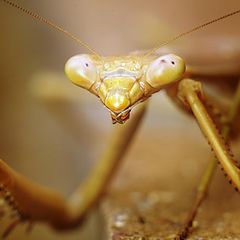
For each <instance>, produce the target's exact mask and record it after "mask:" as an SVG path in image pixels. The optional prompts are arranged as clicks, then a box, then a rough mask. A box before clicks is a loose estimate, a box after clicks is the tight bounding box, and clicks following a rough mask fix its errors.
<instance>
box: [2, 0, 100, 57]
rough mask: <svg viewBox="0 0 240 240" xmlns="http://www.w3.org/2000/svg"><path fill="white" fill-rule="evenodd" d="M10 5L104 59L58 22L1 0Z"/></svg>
mask: <svg viewBox="0 0 240 240" xmlns="http://www.w3.org/2000/svg"><path fill="white" fill-rule="evenodd" d="M0 1H2V2H4V3H6V4H8V5H10V6H11V7H14V8H17V9H18V10H20V11H21V12H23V13H25V14H27V15H29V16H31V17H32V18H34V19H35V20H37V21H39V22H42V23H45V24H46V25H48V26H50V27H51V28H53V29H55V30H57V31H58V32H61V33H63V34H65V35H66V36H67V37H69V38H71V39H73V40H74V41H75V42H77V43H78V44H79V45H81V46H82V47H84V48H86V49H88V51H90V52H91V53H93V54H94V55H96V56H97V57H98V58H99V59H102V57H101V55H100V54H98V53H97V52H96V51H95V50H93V49H92V48H91V47H90V46H88V45H87V44H86V43H85V42H83V41H82V40H80V39H79V38H77V37H76V36H75V35H73V34H72V33H70V32H68V31H67V30H65V29H64V28H62V27H60V26H58V25H57V24H55V23H53V22H52V21H50V20H48V19H46V18H44V17H42V16H40V15H39V14H38V13H35V12H32V11H30V10H28V9H26V8H24V7H22V6H20V5H18V4H16V3H14V2H12V1H9V0H0Z"/></svg>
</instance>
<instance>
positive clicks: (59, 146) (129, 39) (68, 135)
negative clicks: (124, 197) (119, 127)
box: [0, 0, 240, 240]
mask: <svg viewBox="0 0 240 240" xmlns="http://www.w3.org/2000/svg"><path fill="white" fill-rule="evenodd" d="M15 2H17V3H19V4H20V5H22V6H24V7H26V8H28V9H32V10H33V11H36V12H38V13H40V14H41V15H42V16H44V17H47V18H49V19H51V20H53V21H54V22H56V23H58V24H59V25H61V26H64V28H65V29H67V30H69V31H71V32H73V33H75V34H76V35H77V36H79V37H80V38H81V39H82V40H84V41H85V42H87V43H88V44H89V45H90V46H92V47H93V48H94V49H96V51H98V52H99V53H101V54H103V55H116V54H127V53H128V52H130V51H135V50H141V49H147V48H151V47H153V46H154V45H155V43H157V42H159V41H160V42H161V41H163V40H166V39H167V38H169V37H171V36H173V35H176V34H178V33H181V32H182V31H185V30H188V29H189V28H192V27H193V26H195V25H197V24H201V23H203V22H205V21H207V20H210V19H212V18H215V17H217V16H220V15H223V14H225V13H228V12H231V11H233V10H236V9H237V8H239V7H240V3H239V0H230V1H224V0H221V1H220V0H214V1H207V0H206V1H197V0H194V1H193V0H182V1H178V0H172V1H159V0H148V1H137V0H132V1H127V0H123V1H110V0H102V1H97V0H81V1H77V0H70V1H66V0H65V1H64V0H58V1H56V0H53V1H47V0H41V1H20V0H19V1H17V0H16V1H15ZM0 23H1V24H0V27H1V28H0V29H1V33H0V34H1V38H0V53H1V58H0V69H1V71H0V90H1V92H0V94H1V102H0V109H1V122H0V123H1V124H0V135H1V139H0V156H1V158H2V159H4V160H5V161H6V162H7V163H8V164H10V165H11V166H12V167H14V169H16V170H18V171H19V172H21V173H23V174H24V175H26V176H28V177H29V178H31V179H33V180H35V181H37V182H39V183H42V184H45V185H48V186H50V187H53V188H56V189H57V190H59V191H60V192H62V193H63V194H65V195H66V196H67V195H68V194H70V193H71V192H72V191H73V189H74V188H75V187H76V186H77V185H78V184H79V182H81V180H82V179H83V178H84V177H85V176H86V174H87V172H88V170H89V169H90V168H91V166H92V165H93V164H94V161H96V160H97V157H98V156H99V153H100V152H101V150H102V149H103V147H104V145H105V139H107V136H108V134H109V132H110V130H111V128H112V125H111V121H110V116H109V114H108V113H107V111H106V110H105V109H104V108H103V107H102V105H101V104H100V103H99V101H98V100H97V99H96V98H95V97H94V96H91V95H90V94H88V93H87V92H85V91H84V90H81V89H78V88H77V87H75V86H73V85H71V84H70V83H69V82H68V81H67V79H66V77H65V76H64V71H63V69H64V64H65V62H66V60H67V59H68V58H69V57H71V56H72V55H74V54H78V53H85V52H86V50H85V49H82V48H81V47H80V48H79V46H77V45H76V44H75V43H74V42H72V41H71V40H69V39H68V38H66V37H65V36H63V35H62V34H60V33H58V32H56V31H53V30H51V29H49V28H48V27H47V26H44V25H42V24H39V23H36V22H35V21H34V20H33V19H31V18H30V17H28V16H26V15H23V14H22V13H20V12H19V11H17V10H16V9H13V8H10V7H9V6H7V5H5V4H3V3H2V2H0ZM239 24H240V17H239V16H235V17H233V18H230V19H228V20H225V21H223V22H221V23H218V24H215V25H213V26H209V27H208V28H206V29H204V30H202V31H200V32H198V33H195V34H193V35H190V36H188V37H186V38H185V39H186V41H189V48H190V49H191V51H192V52H193V53H194V55H197V52H198V51H200V52H201V53H202V52H203V51H206V54H207V52H208V51H207V49H199V48H198V47H197V46H196V44H195V42H194V41H195V39H196V38H197V37H199V38H204V37H209V36H210V37H212V38H214V39H215V40H216V41H218V39H219V41H221V38H222V37H226V36H227V37H230V38H233V39H240V32H239ZM181 42H184V39H182V40H181V41H180V42H179V44H181ZM55 85H56V86H58V85H59V86H60V87H59V90H57V91H56V88H55ZM65 89H66V90H65ZM52 94H53V95H54V96H55V97H54V98H53V100H50V98H49V95H52ZM66 95H67V96H68V97H67V102H66V101H64V98H65V96H66ZM145 120H146V121H145V122H144V124H143V127H142V129H141V132H140V134H139V135H138V138H137V139H136V143H135V144H134V146H133V149H132V150H131V153H130V156H129V157H127V158H126V164H125V165H124V166H123V170H121V171H120V173H119V176H118V179H117V181H116V185H117V186H120V187H121V188H124V186H125V185H127V183H126V182H124V181H122V180H121V179H122V178H121V176H125V175H127V176H128V175H131V176H132V178H133V179H134V178H136V179H138V178H139V177H140V179H141V171H137V173H136V172H135V171H134V168H133V169H132V170H131V167H132V166H136V165H135V164H141V163H142V164H145V163H144V160H146V159H145V158H146V157H147V158H148V161H149V165H151V161H153V162H152V164H155V162H156V161H158V162H160V164H159V165H160V166H161V168H162V170H160V169H159V175H161V174H162V175H161V179H162V184H161V185H162V186H166V188H170V189H174V187H175V186H174V185H171V184H165V183H170V182H171V178H172V176H178V177H179V176H180V177H181V181H182V183H181V184H183V186H185V188H186V189H188V190H187V191H189V192H193V189H194V186H196V183H197V181H198V178H199V176H200V175H201V172H202V170H203V168H204V166H205V162H206V159H204V158H202V157H201V154H200V153H204V152H205V151H208V146H207V144H206V143H205V141H204V140H203V138H202V136H201V134H200V131H199V130H198V128H197V125H196V124H195V123H194V122H193V121H192V119H190V118H189V117H187V116H185V115H183V114H182V113H181V112H180V111H179V110H177V109H176V108H175V107H174V106H173V105H172V103H170V102H169V101H168V99H166V97H165V96H164V94H159V95H158V96H154V97H153V99H152V103H151V104H150V109H149V112H148V115H147V117H146V119H145ZM182 134H184V141H182V136H183V135H182ZM185 140H186V141H185ZM187 142H189V143H191V145H190V146H191V148H194V149H193V150H192V151H191V152H190V153H189V155H184V154H181V153H182V152H184V153H185V154H188V145H187ZM172 144H174V146H177V147H176V150H174V151H176V152H175V155H174V154H170V155H168V154H167V153H168V152H171V153H172V152H173V150H172V149H173V146H172ZM161 148H162V149H164V151H161ZM158 152H160V153H161V152H164V153H166V155H165V156H161V155H159V154H160V153H158ZM193 154H194V155H195V156H194V155H193ZM206 155H207V154H206ZM174 156H175V157H174ZM176 156H179V157H178V158H176ZM196 156H198V157H197V159H198V160H196V158H194V160H193V157H196ZM204 156H205V155H204ZM140 169H142V170H144V168H141V167H140ZM130 170H131V171H130ZM152 170H153V169H152ZM155 171H157V168H155ZM148 174H149V175H151V171H149V172H148ZM152 174H153V176H154V174H157V173H152ZM145 175H146V173H145ZM145 175H144V173H143V176H145ZM149 178H150V179H151V176H149ZM125 179H126V178H125ZM218 180H219V181H220V188H222V186H224V188H226V193H228V194H229V196H230V197H232V195H234V193H233V192H232V191H231V189H230V188H229V187H228V184H225V179H224V178H222V176H221V175H220V176H219V177H218ZM125 181H126V180H125ZM150 182H151V181H150ZM215 185H216V186H219V183H217V181H216V182H215ZM179 187H180V186H179ZM219 191H220V190H219ZM219 193H220V192H216V193H215V194H216V196H219V195H218V194H219ZM234 196H235V195H234ZM97 225H98V221H97V220H95V219H94V217H93V218H92V220H91V221H90V223H89V224H88V227H87V228H86V230H81V229H77V230H76V231H73V232H71V233H69V232H68V233H56V232H54V231H52V230H51V229H49V228H48V227H46V226H36V228H35V230H34V231H33V233H32V234H31V235H30V236H28V237H27V238H28V239H74V240H75V239H96V236H97V235H98V234H99V231H100V232H101V230H102V227H101V226H100V227H99V226H97ZM89 229H93V230H91V231H90V230H89ZM96 229H98V231H97V230H96ZM9 239H26V237H25V235H24V229H23V228H21V227H19V229H18V231H15V232H14V234H13V235H12V236H11V237H10V238H9Z"/></svg>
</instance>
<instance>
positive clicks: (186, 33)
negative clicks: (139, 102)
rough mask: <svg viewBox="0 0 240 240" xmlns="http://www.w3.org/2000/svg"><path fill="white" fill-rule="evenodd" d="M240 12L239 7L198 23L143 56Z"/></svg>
mask: <svg viewBox="0 0 240 240" xmlns="http://www.w3.org/2000/svg"><path fill="white" fill-rule="evenodd" d="M239 13H240V9H239V10H236V11H234V12H231V13H228V14H225V15H223V16H221V17H218V18H215V19H213V20H211V21H208V22H205V23H203V24H201V25H198V26H196V27H194V28H192V29H190V30H188V31H186V32H183V33H181V34H179V35H177V36H175V37H173V38H170V39H169V40H167V41H165V42H163V43H161V44H160V45H158V46H156V47H155V48H153V49H152V50H150V51H149V52H147V53H146V54H145V55H144V56H143V57H144V58H145V57H148V56H150V55H152V54H153V53H154V52H156V51H157V50H158V49H159V48H161V47H163V46H166V45H167V44H169V43H172V42H175V41H176V40H178V39H179V38H182V37H184V36H186V35H188V34H190V33H193V32H196V31H198V30H200V29H202V28H205V27H206V26H208V25H211V24H213V23H216V22H219V21H221V20H223V19H226V18H228V17H231V16H233V15H236V14H239Z"/></svg>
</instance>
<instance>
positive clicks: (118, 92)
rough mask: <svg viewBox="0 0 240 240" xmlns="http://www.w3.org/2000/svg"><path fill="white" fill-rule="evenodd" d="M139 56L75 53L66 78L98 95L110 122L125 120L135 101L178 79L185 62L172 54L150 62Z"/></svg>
mask: <svg viewBox="0 0 240 240" xmlns="http://www.w3.org/2000/svg"><path fill="white" fill-rule="evenodd" d="M142 60H143V59H142V58H141V57H139V56H123V57H105V58H104V59H101V60H99V59H98V58H97V57H96V56H94V55H85V54H83V55H76V56H74V57H72V58H70V59H69V60H68V61H67V63H66V66H65V72H66V74H67V76H68V78H69V79H70V80H71V81H72V82H73V83H74V84H76V85H78V86H80V87H82V88H84V89H87V90H88V91H90V92H91V93H93V94H95V95H96V96H97V97H99V98H100V100H101V101H102V103H103V104H104V105H105V107H106V108H107V109H108V110H109V111H110V113H111V117H112V121H113V123H124V122H125V121H126V120H127V119H128V118H129V116H130V111H131V109H132V108H133V106H135V105H136V104H137V103H139V102H142V101H144V100H146V99H147V98H148V97H150V96H151V95H152V94H153V93H155V92H158V91H159V90H161V89H162V88H164V87H166V86H167V85H169V84H171V83H173V82H175V81H177V80H179V79H181V77H182V75H183V74H184V72H185V63H184V61H183V60H182V59H181V58H180V57H178V56H176V55H173V54H169V55H165V56H161V57H159V58H157V59H152V61H149V60H148V61H145V62H143V61H142Z"/></svg>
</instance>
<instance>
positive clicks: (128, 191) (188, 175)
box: [101, 119, 240, 240]
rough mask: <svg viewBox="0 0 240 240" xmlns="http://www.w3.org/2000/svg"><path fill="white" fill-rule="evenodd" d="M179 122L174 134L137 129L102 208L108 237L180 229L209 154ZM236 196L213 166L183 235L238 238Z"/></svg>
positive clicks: (135, 239)
mask: <svg viewBox="0 0 240 240" xmlns="http://www.w3.org/2000/svg"><path fill="white" fill-rule="evenodd" d="M182 120H183V119H181V120H180V122H181V124H182V123H183V122H184V121H186V124H185V125H184V124H183V125H181V124H180V125H179V126H178V127H176V128H175V134H174V135H173V134H172V132H168V133H167V131H164V128H162V127H158V129H155V131H157V130H158V131H159V130H162V131H159V134H158V135H157V134H154V129H152V130H150V131H152V134H149V135H148V137H146V135H145V136H144V131H145V126H144V127H143V130H142V131H140V133H139V135H138V137H137V139H136V143H134V144H133V146H132V149H131V150H130V152H129V153H130V154H129V156H128V157H127V159H126V160H125V162H124V164H123V166H122V169H121V170H120V171H119V174H118V176H117V177H116V178H115V182H114V184H113V185H112V187H111V189H110V190H109V194H108V196H107V197H106V199H105V201H104V203H103V205H102V208H101V211H102V213H103V214H102V216H103V218H104V220H105V221H106V235H107V236H106V238H107V239H109V240H150V239H151V240H158V239H173V237H174V236H175V234H176V233H177V232H178V230H179V229H180V228H181V226H182V223H183V221H184V220H185V218H186V214H187V212H188V211H189V210H190V207H191V203H192V202H193V198H194V194H195V190H196V187H197V183H198V181H199V179H200V176H201V173H202V172H203V169H204V167H205V166H206V163H207V161H208V160H209V159H210V157H209V156H211V153H210V151H209V149H208V145H207V144H206V143H205V141H204V139H203V137H202V136H201V133H200V131H199V130H198V127H197V126H196V125H195V124H194V123H191V122H190V120H189V119H185V120H183V122H182ZM160 125H161V122H160V121H159V126H160ZM169 125H171V123H169V124H168V127H169ZM154 126H155V125H153V127H154ZM180 126H181V127H180ZM155 127H156V126H155ZM188 127H189V128H188ZM166 129H167V128H165V130H166ZM237 146H239V144H237V143H235V144H234V146H233V147H234V150H235V154H237V150H238V147H237ZM239 200H240V198H239V194H238V193H236V192H235V191H234V190H233V188H232V187H231V186H230V184H229V183H228V182H227V180H226V179H225V177H224V176H223V174H222V172H221V171H220V170H219V169H218V170H217V173H216V175H215V178H214V181H213V184H212V186H211V188H210V193H209V195H208V197H207V199H206V201H205V202H204V204H203V206H202V208H201V211H200V213H199V215H198V217H197V219H196V221H195V222H194V229H193V231H192V234H191V235H190V236H189V238H188V239H198V240H200V239H201V240H203V239H240V220H239V219H240V208H239Z"/></svg>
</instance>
